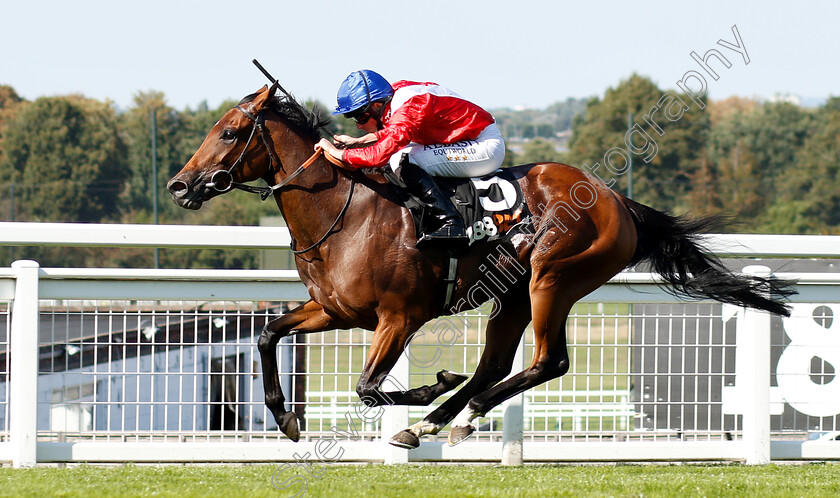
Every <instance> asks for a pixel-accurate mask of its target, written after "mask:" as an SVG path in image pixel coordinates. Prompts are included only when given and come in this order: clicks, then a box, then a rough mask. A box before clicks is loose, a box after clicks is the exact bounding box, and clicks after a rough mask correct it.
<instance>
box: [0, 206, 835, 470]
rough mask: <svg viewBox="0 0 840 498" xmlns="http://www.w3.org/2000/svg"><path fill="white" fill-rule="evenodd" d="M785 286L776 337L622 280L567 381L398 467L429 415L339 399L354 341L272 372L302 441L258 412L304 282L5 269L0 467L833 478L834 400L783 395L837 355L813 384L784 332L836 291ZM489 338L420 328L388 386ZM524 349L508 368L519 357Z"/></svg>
mask: <svg viewBox="0 0 840 498" xmlns="http://www.w3.org/2000/svg"><path fill="white" fill-rule="evenodd" d="M0 234H2V235H0V244H6V245H36V244H53V245H103V246H144V247H239V248H241V247H250V248H272V249H276V248H278V247H283V246H284V245H285V246H286V247H287V246H288V233H287V232H286V230H285V229H282V228H263V227H259V228H258V227H248V228H245V227H184V226H178V227H159V226H158V227H150V226H137V225H73V224H37V223H0ZM240 241H247V242H245V244H244V245H243V243H242V242H240ZM839 241H840V237H823V236H807V237H806V236H798V237H782V236H758V235H749V236H731V235H727V236H710V237H709V238H707V240H706V243H707V245H708V246H709V247H711V248H713V249H714V250H715V251H716V252H718V253H719V254H721V255H724V256H737V257H751V258H761V257H769V256H773V257H782V256H783V257H788V258H792V257H802V258H814V257H830V256H835V255H838V254H840V242H839ZM747 271H750V272H766V271H769V269H767V268H760V267H756V266H755V265H753V266H752V267H751V268H748V269H747ZM779 276H781V277H784V278H795V279H797V280H798V283H797V290H798V291H799V294H798V295H797V296H795V297H794V302H795V303H804V304H801V305H799V304H797V308H796V310H795V311H796V313H797V314H798V316H795V317H794V318H792V319H790V320H785V321H783V320H781V319H779V318H777V317H773V318H771V317H770V316H769V315H767V314H765V313H759V312H754V311H750V310H741V309H737V308H729V307H721V306H720V305H714V304H691V305H683V304H679V301H677V300H676V299H674V298H673V297H672V296H670V295H669V294H667V293H665V292H663V291H662V290H661V289H660V288H659V287H658V286H657V280H656V278H655V276H653V275H650V274H647V273H622V274H620V275H618V276H616V277H615V278H614V279H613V280H611V281H610V282H609V283H608V284H607V285H605V286H604V287H602V288H600V289H598V290H597V291H595V292H593V293H592V294H590V295H589V296H587V297H586V298H585V299H584V300H582V302H581V304H579V305H578V306H577V307H576V308H575V310H574V311H573V314H572V316H571V318H570V321H569V326H568V331H567V335H568V341H569V349H570V355H571V357H572V363H573V368H572V371H570V373H569V374H568V375H567V376H565V377H564V378H563V379H560V380H558V381H553V382H552V383H549V384H548V385H545V386H540V387H538V388H535V389H534V390H532V391H529V393H528V395H527V396H525V395H520V396H518V397H515V398H513V399H511V400H509V401H508V402H507V403H505V405H504V406H503V407H501V408H499V409H497V410H495V411H494V412H492V413H489V414H487V417H484V418H482V419H479V420H478V421H477V422H479V424H481V427H479V430H478V431H477V432H476V434H475V435H474V437H473V438H472V439H471V440H469V441H467V442H464V443H462V444H460V445H458V446H454V447H449V446H448V445H447V444H446V442H445V433H442V434H440V435H438V437H432V436H427V437H426V438H424V440H423V442H422V444H421V447H420V448H419V449H417V450H412V451H410V452H409V451H406V450H402V449H398V448H394V447H392V446H389V445H388V444H387V440H388V439H389V438H390V437H391V436H392V435H393V434H395V433H396V432H398V431H399V430H401V429H403V428H405V427H406V426H407V425H408V424H409V423H412V422H414V421H416V420H419V419H420V418H422V416H423V415H424V414H425V413H428V412H429V411H431V410H432V409H433V408H434V406H432V407H426V408H424V409H418V408H416V407H412V408H409V407H386V408H383V409H381V410H380V409H376V410H365V409H364V408H365V407H364V405H360V403H359V402H358V400H356V399H354V398H353V397H352V394H353V388H354V385H355V380H356V378H357V377H358V374H359V373H360V372H359V370H360V368H361V362H362V361H363V360H362V358H363V357H364V355H365V354H366V352H367V345H368V344H369V340H370V332H367V331H361V330H352V331H334V332H326V333H324V334H316V335H312V336H310V338H309V340H308V342H307V343H306V344H294V343H286V344H283V345H281V347H280V350H281V352H280V357H281V360H280V363H281V370H283V371H285V372H287V373H286V375H284V377H287V378H290V379H292V380H291V381H289V382H287V385H286V386H285V387H284V392H286V393H287V396H288V397H289V398H290V399H289V401H290V403H289V405H290V408H292V409H296V411H297V410H299V413H300V414H301V416H302V417H303V418H304V419H305V420H306V424H307V425H306V428H305V429H304V431H303V437H302V440H301V442H300V443H297V444H294V443H291V442H290V441H288V440H286V439H284V438H282V437H280V436H278V432H277V431H276V428H275V426H273V421H272V420H271V416H270V414H268V413H267V411H266V410H265V408H264V407H263V406H262V387H261V378H260V374H259V373H258V372H259V368H258V357H257V356H256V355H255V354H254V351H255V349H256V348H255V342H256V336H255V334H256V333H258V332H259V330H260V329H261V327H262V324H263V323H265V321H266V320H268V319H270V318H271V317H273V316H276V315H277V314H278V313H280V312H281V311H279V310H278V308H277V306H278V305H279V304H280V303H286V302H289V301H301V300H305V299H307V298H308V295H307V293H306V289H305V287H304V286H303V285H302V284H301V283H300V280H299V278H298V276H297V274H296V272H293V271H270V270H268V271H266V270H149V269H57V268H40V267H39V266H38V265H37V264H36V263H34V262H27V261H19V262H17V263H15V264H14V265H13V266H12V267H11V268H6V269H0V312H1V313H0V320H2V322H3V324H4V326H3V327H2V328H3V329H5V332H6V334H5V336H3V337H2V338H0V345H1V346H2V347H3V355H2V357H3V361H2V362H0V363H3V362H5V369H4V372H5V373H4V374H3V377H2V378H0V380H2V385H3V389H0V396H2V399H0V417H2V424H0V430H2V433H0V435H2V441H1V442H0V459H2V460H9V461H12V463H13V464H14V465H15V466H30V465H33V464H34V463H36V462H71V461H91V462H115V461H136V462H142V461H147V462H148V461H152V462H160V461H172V462H183V461H278V462H279V461H295V459H296V458H299V456H300V455H305V454H306V453H309V454H310V455H311V456H312V458H313V459H315V460H321V461H322V462H330V461H336V460H341V461H381V462H388V463H396V462H405V461H441V460H444V461H500V460H501V461H503V462H505V463H519V462H521V461H523V460H524V461H577V460H589V461H616V460H634V461H635V460H742V461H746V462H748V463H764V462H767V461H770V460H771V458H772V459H837V458H840V443H838V442H834V441H830V439H831V437H832V434H833V433H834V431H837V430H840V426H838V424H837V420H838V416H837V413H838V412H840V408H838V409H837V412H832V410H834V409H835V408H834V405H833V404H832V403H833V400H832V398H830V397H829V398H828V399H829V401H826V399H825V398H824V397H823V399H806V398H802V397H797V396H795V395H794V394H792V391H794V390H797V389H794V388H792V387H790V386H791V385H805V386H810V385H813V386H816V387H814V390H815V392H817V391H818V392H821V393H826V392H829V393H831V392H833V391H832V390H833V389H835V388H836V385H837V381H836V379H835V378H834V375H835V374H834V371H833V368H837V367H840V362H835V360H834V358H835V357H836V355H837V352H836V350H837V349H836V348H837V345H836V344H835V342H832V341H833V339H831V337H833V336H831V335H830V334H829V335H827V336H826V337H824V338H823V339H824V343H823V344H822V345H821V346H819V345H818V347H820V350H819V354H814V355H813V357H814V358H821V359H822V361H823V363H822V364H815V362H814V361H812V360H811V357H810V356H808V354H807V351H813V350H814V347H815V344H814V340H811V339H807V340H806V339H802V338H798V337H797V334H798V333H797V332H795V331H796V330H799V329H802V330H805V329H808V330H810V329H809V327H811V322H814V320H816V318H815V316H816V315H817V314H818V313H823V315H826V314H827V315H831V316H829V318H831V317H833V310H834V309H835V303H840V287H838V285H839V284H840V275H838V274H832V273H795V274H792V273H785V274H779ZM808 303H811V304H808ZM823 308H825V309H823ZM836 309H837V311H838V314H840V306H838V307H836ZM827 315H826V316H827ZM824 318H825V316H824ZM486 319H487V312H486V309H484V310H482V309H479V310H478V311H474V312H469V313H466V314H463V315H459V317H458V323H459V327H461V326H462V328H461V329H459V331H458V334H456V335H457V336H458V337H457V338H443V337H441V336H440V335H439V334H437V335H436V330H437V329H435V326H434V324H433V323H432V324H428V325H427V327H426V328H424V329H423V330H424V334H419V335H418V336H417V337H416V338H415V340H414V341H413V342H412V344H411V346H410V348H409V350H408V352H407V354H406V355H404V356H403V358H402V359H401V360H400V362H398V364H397V366H396V367H395V369H394V371H393V372H392V377H391V378H390V380H391V381H392V382H393V383H394V384H395V385H397V386H401V387H415V386H417V385H422V384H428V383H431V382H434V372H436V371H437V370H439V369H441V368H448V369H451V370H455V371H461V372H465V373H467V374H470V373H471V372H472V369H474V367H475V363H476V361H477V356H478V354H479V353H480V350H481V346H482V341H481V334H480V330H481V329H483V326H484V324H485V323H486ZM797 320H798V321H797ZM809 320H810V321H809ZM77 322H78V323H77ZM814 323H819V324H821V325H820V327H821V328H820V329H819V330H815V331H811V333H813V334H817V335H818V334H819V333H820V332H821V331H824V330H830V328H831V324H830V323H829V322H828V321H826V320H823V321H822V322H814ZM838 326H840V325H838ZM74 327H75V328H74ZM811 328H813V327H811ZM77 329H78V332H74V331H75V330H77ZM39 330H40V334H39V333H38V331H39ZM85 331H93V332H92V333H89V332H85ZM438 332H439V331H438ZM74 334H77V335H74ZM132 334H133V335H132ZM529 334H532V332H531V331H530V330H529V331H528V332H527V333H526V334H525V337H523V341H522V344H521V345H520V349H519V352H518V354H517V359H516V365H517V366H520V367H521V366H522V365H524V363H525V358H526V357H529V356H530V353H531V351H532V344H533V341H532V339H531V338H530V337H529ZM836 335H837V334H836V333H835V336H836ZM39 336H40V337H39ZM815 337H816V336H815ZM820 337H821V336H820ZM809 341H810V342H809ZM764 345H766V347H765V346H764ZM797 348H800V349H801V351H800V352H799V353H795V352H796V351H799V349H797ZM792 353H795V354H792ZM806 357H807V358H806ZM803 358H805V359H807V361H808V362H810V363H808V364H807V365H804V364H802V362H803V361H805V360H804V359H803ZM797 362H798V363H797ZM816 363H819V362H816ZM791 365H793V366H791ZM815 365H816V366H815ZM780 367H783V370H784V368H787V370H785V371H782V372H777V370H778V368H780ZM791 369H793V370H791ZM797 369H798V370H797ZM820 369H821V370H820ZM514 370H516V368H515V369H514ZM771 372H772V375H771ZM791 379H793V381H791ZM797 379H799V380H800V382H799V384H796V380H797ZM802 379H804V380H802ZM791 382H793V384H791ZM808 382H810V384H808ZM771 384H772V385H771ZM33 386H38V388H37V389H36V388H33ZM298 386H299V387H300V389H299V390H296V389H297V387H298ZM398 388H399V387H398ZM798 391H801V389H799V390H798ZM214 393H215V394H214ZM289 394H291V396H289ZM811 394H813V393H811ZM214 396H215V397H214ZM444 399H446V398H445V396H444V397H443V398H442V399H441V400H439V401H442V400H444ZM436 404H437V403H436ZM306 406H309V407H310V409H309V410H308V411H307V410H306ZM797 417H798V418H797ZM791 420H792V421H793V422H791ZM295 455H298V457H296V456H295Z"/></svg>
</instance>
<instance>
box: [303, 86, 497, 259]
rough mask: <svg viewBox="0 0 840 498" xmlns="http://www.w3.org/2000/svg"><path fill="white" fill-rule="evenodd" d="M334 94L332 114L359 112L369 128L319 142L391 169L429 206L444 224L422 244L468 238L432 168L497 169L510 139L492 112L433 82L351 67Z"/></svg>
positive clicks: (360, 162)
mask: <svg viewBox="0 0 840 498" xmlns="http://www.w3.org/2000/svg"><path fill="white" fill-rule="evenodd" d="M337 100H338V106H337V107H336V110H335V112H333V114H344V116H345V117H347V118H351V119H354V120H355V121H356V127H357V128H358V129H360V130H363V131H366V132H367V134H366V135H364V136H361V137H358V138H354V137H350V136H347V135H337V136H334V137H333V140H334V142H333V143H331V142H329V141H328V140H326V139H323V138H322V139H321V141H320V142H319V143H318V144H317V145H316V146H315V147H316V149H317V148H322V149H324V151H325V152H327V153H329V154H330V155H332V156H334V157H336V158H337V159H340V160H341V161H344V162H345V163H346V164H349V165H350V166H351V167H353V168H379V167H383V168H389V169H390V170H391V171H393V172H394V174H395V175H396V176H397V177H398V178H399V179H400V180H401V182H402V183H403V184H404V185H405V186H406V188H407V190H408V192H409V193H410V194H411V195H412V196H414V197H415V198H417V199H419V200H420V201H421V202H422V203H423V204H426V205H428V206H430V209H431V211H432V214H433V216H434V217H435V218H437V219H438V221H439V224H440V227H439V228H438V229H437V230H436V231H434V232H432V233H428V234H425V235H423V236H422V237H421V238H420V240H419V241H418V242H417V246H418V247H421V246H423V245H426V244H427V243H431V242H437V241H448V242H456V243H466V242H468V238H467V234H466V229H465V227H464V222H463V220H462V219H461V216H460V215H459V214H458V211H457V210H456V209H455V206H453V205H452V202H450V200H449V198H448V197H447V196H446V195H444V193H443V192H441V190H440V189H439V188H438V186H437V185H436V184H435V182H434V180H433V179H432V177H431V175H434V176H448V177H465V178H466V177H475V176H484V175H487V174H490V173H492V172H494V171H496V170H497V169H499V167H501V165H502V161H503V160H504V157H505V144H504V140H503V139H502V135H501V132H499V129H498V127H497V126H496V124H495V120H494V119H493V116H491V115H490V113H488V112H487V111H485V110H484V109H482V108H481V107H479V106H477V105H475V104H473V103H472V102H469V101H468V100H465V99H464V98H462V97H461V96H459V95H458V94H456V93H454V92H452V91H451V90H448V89H446V88H444V87H442V86H440V85H437V84H436V83H429V82H424V83H420V82H414V81H397V82H395V83H394V84H393V85H391V84H389V83H388V81H387V80H385V78H383V77H382V76H381V75H379V74H378V73H376V72H374V71H370V70H361V71H356V72H354V73H352V74H350V75H349V76H348V77H347V78H346V79H345V80H344V82H343V83H342V84H341V86H340V87H339V89H338V99H337ZM386 173H387V172H386ZM388 176H389V175H388V174H386V177H388Z"/></svg>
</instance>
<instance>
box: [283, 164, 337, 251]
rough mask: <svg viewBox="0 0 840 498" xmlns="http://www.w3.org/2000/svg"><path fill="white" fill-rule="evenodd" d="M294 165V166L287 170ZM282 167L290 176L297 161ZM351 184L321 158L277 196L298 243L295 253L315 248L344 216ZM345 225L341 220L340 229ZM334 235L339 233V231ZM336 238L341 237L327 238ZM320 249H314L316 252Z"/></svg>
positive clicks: (290, 229) (295, 167) (334, 234)
mask: <svg viewBox="0 0 840 498" xmlns="http://www.w3.org/2000/svg"><path fill="white" fill-rule="evenodd" d="M304 160H305V159H304ZM290 161H291V162H290ZM292 162H293V163H294V164H293V165H292V166H288V164H292ZM302 162H303V161H300V163H302ZM283 164H284V166H285V168H286V171H287V173H289V174H291V173H292V172H294V170H295V169H297V167H298V165H299V164H298V158H297V157H295V158H294V159H289V158H286V159H284V160H283ZM275 183H279V182H278V181H275ZM351 184H352V182H351V181H350V179H349V177H348V175H346V174H344V173H342V172H341V171H339V170H338V169H337V168H335V167H334V166H332V165H331V164H330V163H328V162H327V161H326V160H325V159H323V158H321V159H319V160H318V161H316V162H315V163H314V164H312V165H311V166H310V167H309V168H307V169H306V170H305V171H303V172H302V173H301V174H300V175H299V176H298V177H297V178H295V179H294V180H293V181H292V182H291V183H289V185H288V186H286V187H283V188H282V189H280V191H279V192H278V193H276V194H275V199H276V201H277V204H278V206H279V208H280V210H281V212H282V213H283V217H284V218H285V219H286V224H287V225H288V227H289V231H290V233H291V235H292V237H293V238H294V239H295V244H296V247H295V248H296V249H299V250H300V249H305V248H307V247H309V246H311V245H313V244H316V243H317V242H319V241H320V240H321V239H322V238H323V237H324V236H325V235H326V234H327V233H328V232H330V231H331V230H330V228H331V226H332V225H333V223H335V221H336V219H338V218H339V217H340V216H341V212H342V208H343V207H344V205H345V204H346V202H347V199H348V196H349V195H351V192H350V189H351V186H352V185H351ZM345 215H346V214H345ZM343 225H346V222H345V220H339V221H338V227H341V226H343ZM332 232H336V229H333V230H332ZM336 235H338V234H337V233H333V234H331V235H330V236H329V237H328V238H332V237H335V236H336ZM317 249H318V248H317V247H316V248H313V252H315V251H317ZM304 256H311V255H304Z"/></svg>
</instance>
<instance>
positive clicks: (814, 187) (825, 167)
mask: <svg viewBox="0 0 840 498" xmlns="http://www.w3.org/2000/svg"><path fill="white" fill-rule="evenodd" d="M810 124H811V130H812V131H811V132H810V133H809V134H808V136H807V137H806V138H805V139H804V141H803V142H802V146H801V147H799V148H798V149H797V150H794V151H793V152H794V153H795V158H794V159H793V160H792V164H791V166H790V167H788V168H786V169H785V170H784V172H783V174H782V175H781V176H780V177H779V178H778V180H777V182H776V185H777V187H778V195H777V196H776V198H775V199H774V202H773V204H772V205H771V206H770V208H769V209H768V213H767V216H766V221H765V223H764V225H763V228H764V229H765V230H766V231H773V232H776V233H815V234H817V233H822V234H829V233H830V234H837V233H840V98H839V97H834V98H832V99H830V100H829V101H828V102H827V103H826V104H825V105H824V106H823V107H821V108H820V109H819V110H818V111H817V112H816V113H815V114H814V115H813V116H812V121H811V123H810Z"/></svg>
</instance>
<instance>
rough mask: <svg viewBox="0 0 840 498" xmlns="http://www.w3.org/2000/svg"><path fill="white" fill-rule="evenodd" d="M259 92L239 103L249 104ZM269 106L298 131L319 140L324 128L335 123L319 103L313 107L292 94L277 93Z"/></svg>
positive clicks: (269, 102)
mask: <svg viewBox="0 0 840 498" xmlns="http://www.w3.org/2000/svg"><path fill="white" fill-rule="evenodd" d="M257 95H259V92H256V93H252V94H251V95H248V96H246V97H245V98H243V99H242V100H241V101H240V102H239V104H240V105H242V104H247V103H248V102H251V101H253V100H254V99H255V98H256V96H257ZM268 107H269V108H270V109H271V110H272V111H274V112H276V113H277V114H279V115H280V117H281V118H282V119H283V121H285V122H286V124H287V125H289V126H290V127H291V128H292V129H294V130H295V131H296V132H297V133H299V134H301V135H303V136H305V137H308V138H310V139H312V140H313V141H315V142H317V141H318V140H320V139H321V136H322V133H323V132H324V130H325V129H326V128H327V127H328V126H330V125H332V124H333V120H332V118H331V117H330V116H329V114H328V113H327V110H326V109H324V107H323V106H322V105H320V104H319V103H317V102H316V103H315V104H314V105H313V106H312V109H311V110H310V109H307V108H306V106H304V105H303V104H301V103H300V102H298V101H297V100H296V99H295V98H294V97H293V96H292V95H275V96H273V97H272V98H271V99H270V100H269V101H268Z"/></svg>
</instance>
